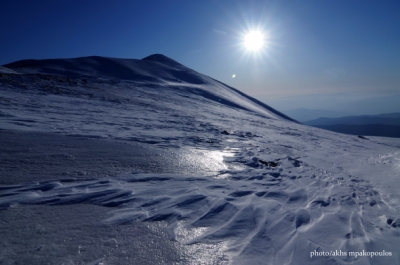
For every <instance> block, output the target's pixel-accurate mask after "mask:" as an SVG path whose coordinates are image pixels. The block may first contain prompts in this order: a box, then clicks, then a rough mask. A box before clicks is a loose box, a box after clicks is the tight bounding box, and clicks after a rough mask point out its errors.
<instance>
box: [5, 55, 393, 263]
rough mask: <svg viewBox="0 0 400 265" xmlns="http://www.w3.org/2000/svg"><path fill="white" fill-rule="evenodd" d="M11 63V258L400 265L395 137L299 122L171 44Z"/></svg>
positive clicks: (7, 93)
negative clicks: (132, 56) (167, 50)
mask: <svg viewBox="0 0 400 265" xmlns="http://www.w3.org/2000/svg"><path fill="white" fill-rule="evenodd" d="M4 69H5V70H4V71H3V70H2V71H1V75H0V80H1V83H0V85H1V87H0V88H1V96H0V104H1V112H0V119H1V123H0V128H1V131H0V135H1V147H0V150H1V152H0V159H1V163H2V166H1V171H0V172H1V179H0V182H1V183H2V185H1V186H0V209H1V210H0V227H1V228H0V229H1V230H2V235H3V236H2V239H1V240H0V261H1V262H3V263H5V264H9V263H12V261H19V262H29V263H31V264H43V263H49V264H63V263H64V264H71V263H75V264H86V263H87V264H309V263H311V264H400V256H399V255H400V247H399V246H400V239H399V236H400V214H399V206H398V205H399V201H400V200H399V195H398V191H397V188H396V187H397V186H398V183H399V177H400V167H399V163H400V150H399V147H400V141H399V140H397V139H386V138H377V137H357V136H348V135H342V134H336V133H333V132H328V131H324V130H319V129H316V128H312V127H307V126H304V125H301V124H299V123H297V122H295V121H293V120H292V119H290V118H289V117H286V116H284V115H283V114H281V113H279V112H278V111H276V110H274V109H272V108H270V107H269V106H267V105H265V104H263V103H261V102H259V101H257V100H255V99H253V98H251V97H249V96H247V95H245V94H243V93H241V92H240V91H237V90H236V89H233V88H231V87H228V86H226V85H224V84H222V83H220V82H218V81H216V80H214V79H212V78H209V77H207V76H204V75H201V74H199V73H197V72H195V71H193V70H191V69H189V68H187V67H185V66H183V65H181V64H179V63H177V62H175V61H173V60H172V59H169V58H167V57H165V56H163V55H152V56H149V57H146V58H145V59H143V60H125V59H114V58H103V57H86V58H77V59H68V60H67V59H60V60H43V61H32V60H30V61H20V62H16V63H11V64H8V65H5V66H4ZM88 213H91V214H88ZM21 217H23V218H21ZM73 224H75V225H73ZM331 251H333V252H331ZM335 251H341V252H339V253H342V254H341V255H335V253H337V252H335ZM362 251H364V252H365V253H367V252H368V253H377V254H376V255H375V256H374V257H371V256H368V255H367V256H366V255H352V254H351V253H363V252H362ZM383 251H385V252H383ZM325 252H326V253H325ZM317 253H325V254H323V255H316V254H317ZM343 253H345V254H346V255H344V254H343ZM379 253H381V255H383V254H382V253H386V255H384V256H379V255H378V254H379ZM388 253H390V255H389V254H388Z"/></svg>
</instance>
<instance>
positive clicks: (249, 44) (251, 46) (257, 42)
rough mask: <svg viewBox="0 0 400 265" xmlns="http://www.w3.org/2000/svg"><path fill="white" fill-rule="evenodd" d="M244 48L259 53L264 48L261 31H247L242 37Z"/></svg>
mask: <svg viewBox="0 0 400 265" xmlns="http://www.w3.org/2000/svg"><path fill="white" fill-rule="evenodd" d="M244 46H245V47H246V49H247V50H249V51H255V52H256V51H259V50H260V49H261V48H262V47H263V46H264V35H263V34H262V32H261V31H258V30H252V31H249V32H248V33H247V34H246V35H245V37H244Z"/></svg>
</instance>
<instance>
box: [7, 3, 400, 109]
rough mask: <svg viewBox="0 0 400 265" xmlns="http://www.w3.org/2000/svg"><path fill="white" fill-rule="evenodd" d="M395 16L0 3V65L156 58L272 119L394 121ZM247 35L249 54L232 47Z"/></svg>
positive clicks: (353, 9)
mask: <svg viewBox="0 0 400 265" xmlns="http://www.w3.org/2000/svg"><path fill="white" fill-rule="evenodd" d="M399 14H400V1H368V0H362V1H361V0H360V1H356V0H346V1H341V0H336V1H333V0H324V1H320V0H301V1H300V0H299V1H285V0H279V1H235V0H213V1H211V0H201V1H194V0H193V1H192V0H181V1H178V0H176V1H174V0H168V1H161V0H159V1H152V0H143V1H141V0H135V1H127V0H125V1H122V0H121V1H101V0H85V1H81V0H69V1H51V0H42V1H36V0H29V1H27V0H25V1H22V0H13V1H1V2H0V25H1V29H0V43H1V49H0V64H6V63H9V62H12V61H16V60H21V59H45V58H70V57H80V56H90V55H100V56H110V57H120V58H135V59H141V58H143V57H146V56H148V55H150V54H153V53H162V54H165V55H166V56H169V57H171V58H173V59H175V60H177V61H178V62H180V63H182V64H184V65H186V66H188V67H190V68H193V69H194V70H196V71H198V72H201V73H204V74H207V75H209V76H211V77H213V78H216V79H218V80H220V81H222V82H225V83H227V84H229V85H231V86H233V87H236V88H238V89H240V90H242V91H243V92H245V93H248V94H250V95H251V96H254V97H256V98H258V99H260V100H262V101H264V102H266V103H267V104H271V105H272V106H273V107H276V108H278V109H280V110H284V109H291V108H298V107H306V108H327V109H337V108H344V107H345V105H346V104H347V107H349V106H351V105H352V102H355V101H357V102H359V101H362V100H364V99H365V100H366V101H365V102H369V103H368V104H370V105H374V104H378V105H379V106H382V108H379V106H374V107H373V108H371V109H374V111H373V112H382V111H383V110H385V112H386V111H391V109H390V108H389V109H388V104H389V103H388V101H385V100H384V98H387V99H388V100H389V101H390V102H392V103H390V104H391V105H393V111H395V110H396V108H397V109H398V110H397V111H400V15H399ZM254 28H259V29H262V30H263V32H264V34H265V35H266V36H268V38H267V40H268V41H267V42H268V45H266V46H265V47H264V49H263V50H262V51H261V52H259V53H253V52H249V51H247V50H246V49H245V48H244V47H243V44H242V42H243V35H244V34H245V32H247V31H248V30H250V29H254ZM233 74H236V78H232V75H233ZM374 98H379V100H378V101H376V102H375V103H374V101H373V99H374ZM396 98H398V99H399V101H398V102H399V104H396V101H394V99H396ZM352 100H353V101H352ZM371 102H372V103H371ZM343 104H344V105H343ZM397 105H399V106H397ZM360 111H361V110H360ZM363 111H364V110H363ZM364 112H368V106H366V107H365V111H364Z"/></svg>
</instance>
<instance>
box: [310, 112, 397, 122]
mask: <svg viewBox="0 0 400 265" xmlns="http://www.w3.org/2000/svg"><path fill="white" fill-rule="evenodd" d="M303 123H304V124H307V125H337V124H348V125H366V124H387V125H400V113H385V114H379V115H362V116H345V117H340V118H325V117H322V118H318V119H315V120H310V121H306V122H303Z"/></svg>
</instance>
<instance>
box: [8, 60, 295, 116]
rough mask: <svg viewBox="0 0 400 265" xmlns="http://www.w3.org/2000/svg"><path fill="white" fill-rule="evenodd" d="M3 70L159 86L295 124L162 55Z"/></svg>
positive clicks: (25, 63) (19, 64)
mask: <svg viewBox="0 0 400 265" xmlns="http://www.w3.org/2000/svg"><path fill="white" fill-rule="evenodd" d="M4 67H6V68H8V69H11V70H13V71H17V72H20V73H30V74H54V75H62V76H68V77H77V78H80V77H94V78H107V79H117V80H118V79H120V80H127V81H132V82H138V83H146V84H148V83H162V84H165V85H168V86H175V87H177V88H178V87H180V88H181V89H186V91H187V92H189V93H195V94H197V95H201V96H203V97H204V98H207V99H210V100H213V101H215V102H219V103H222V104H226V105H229V106H231V107H238V108H243V109H246V110H252V111H256V112H259V113H260V114H263V115H265V116H267V117H268V116H269V117H279V118H283V119H285V120H289V121H292V122H297V121H296V120H294V119H292V118H290V117H289V116H287V115H285V114H283V113H281V112H280V111H278V110H275V109H274V108H272V107H270V106H268V105H267V104H265V103H263V102H261V101H259V100H257V99H255V98H253V97H251V96H249V95H247V94H245V93H243V92H241V91H239V90H238V89H236V88H233V87H230V86H228V85H226V84H224V83H222V82H220V81H218V80H215V79H213V78H211V77H209V76H206V75H203V74H201V73H198V72H196V71H195V70H193V69H191V68H189V67H186V66H184V65H182V64H180V63H178V62H177V61H175V60H173V59H171V58H169V57H167V56H165V55H163V54H157V53H156V54H152V55H149V56H147V57H144V58H143V59H141V60H139V59H122V58H111V57H102V56H88V57H78V58H70V59H44V60H20V61H16V62H12V63H9V64H6V65H4ZM211 87H213V89H211ZM232 96H234V100H232Z"/></svg>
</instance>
